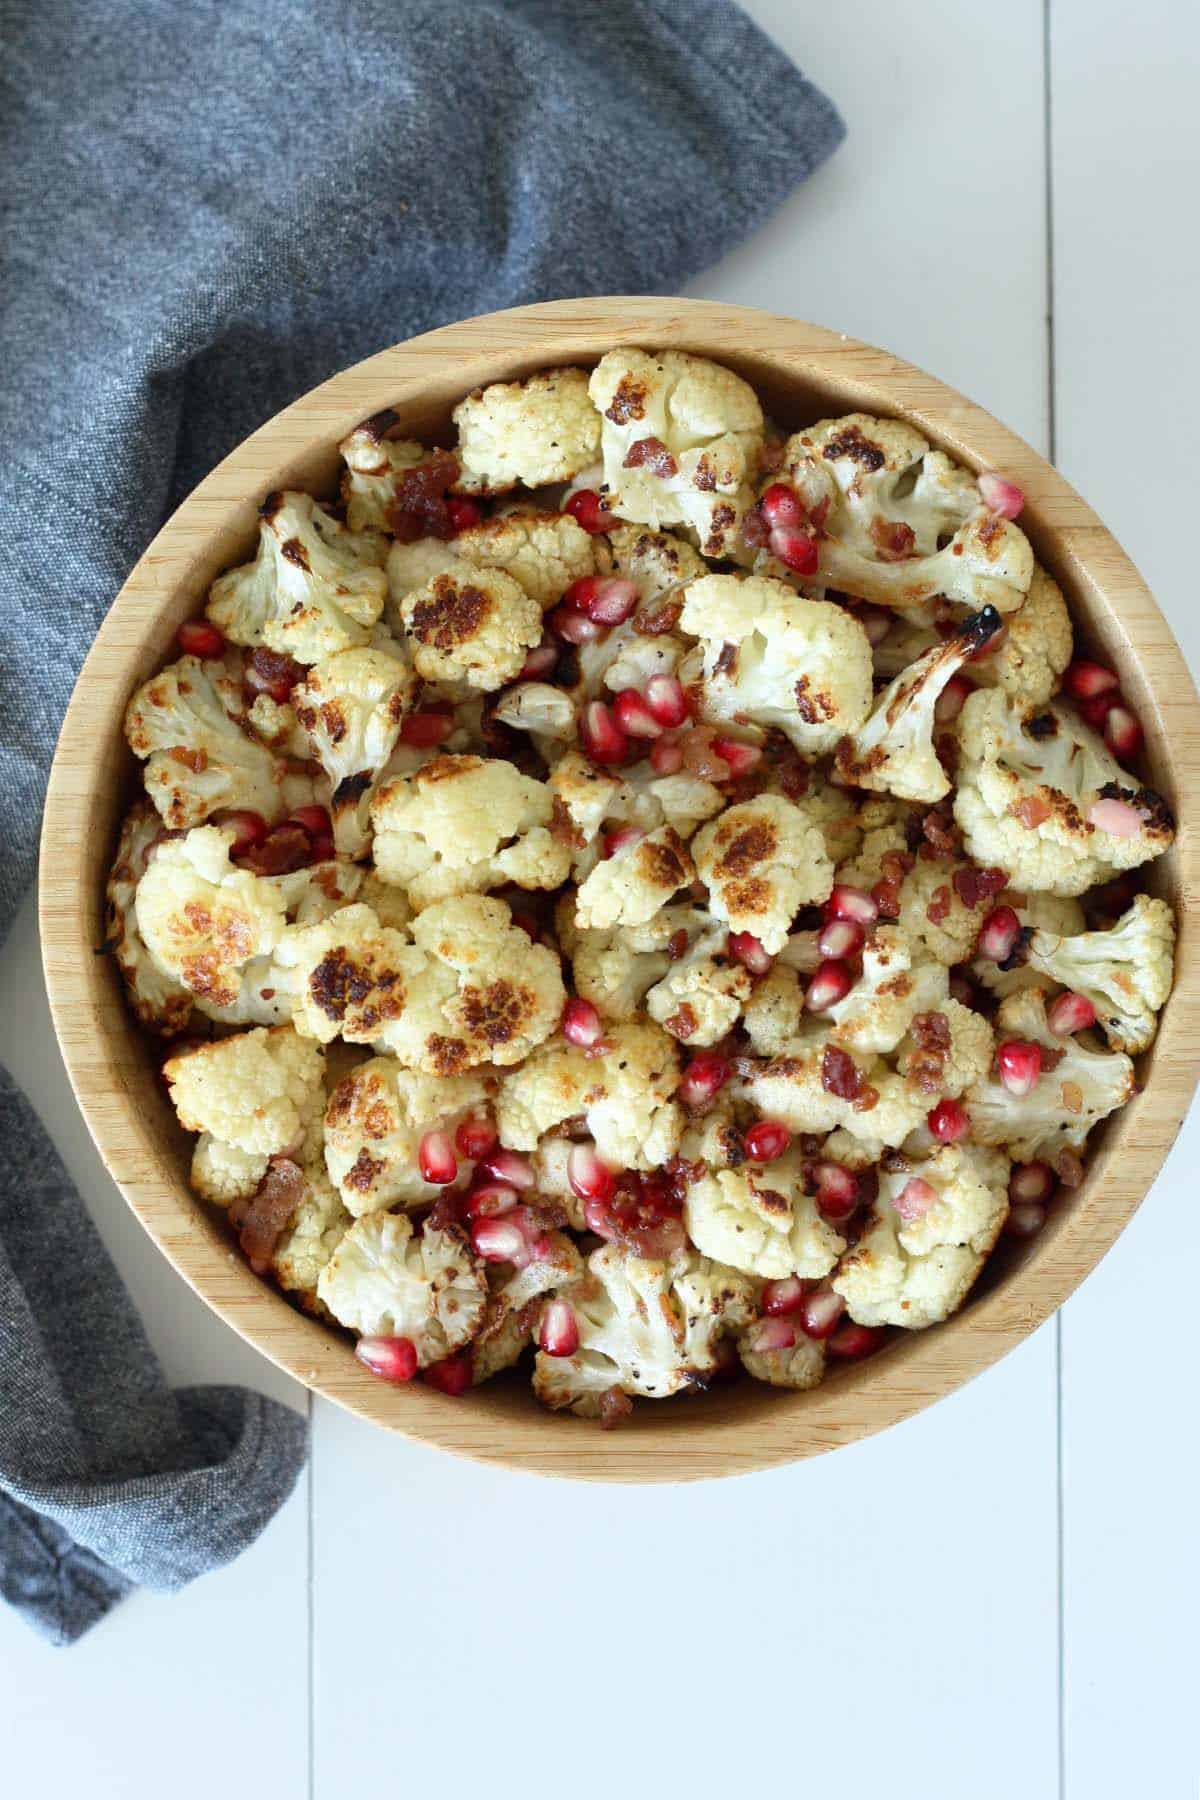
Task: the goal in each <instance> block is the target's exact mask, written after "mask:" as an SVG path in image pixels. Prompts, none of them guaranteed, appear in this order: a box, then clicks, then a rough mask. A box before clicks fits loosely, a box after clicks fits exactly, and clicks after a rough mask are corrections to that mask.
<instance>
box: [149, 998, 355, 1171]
mask: <svg viewBox="0 0 1200 1800" xmlns="http://www.w3.org/2000/svg"><path fill="white" fill-rule="evenodd" d="M324 1069H325V1059H324V1056H323V1054H322V1052H321V1051H320V1050H319V1049H318V1047H317V1046H316V1045H315V1044H312V1043H309V1042H308V1041H307V1040H306V1039H304V1038H301V1037H297V1035H296V1033H295V1032H294V1031H293V1030H292V1028H291V1026H290V1025H278V1026H276V1027H275V1028H274V1029H273V1030H270V1031H268V1030H265V1029H259V1030H257V1031H245V1032H242V1033H240V1034H239V1035H238V1036H237V1037H230V1038H222V1039H221V1040H220V1041H219V1042H218V1043H213V1044H201V1045H200V1046H199V1048H198V1049H194V1050H188V1051H181V1052H180V1053H179V1054H178V1055H177V1056H173V1057H171V1059H170V1060H169V1061H168V1062H167V1063H165V1064H164V1065H163V1074H164V1076H165V1077H166V1081H167V1085H168V1087H169V1089H170V1092H171V1099H172V1101H173V1103H174V1106H175V1111H176V1112H177V1113H178V1115H179V1123H180V1124H181V1125H182V1126H183V1127H184V1130H185V1131H203V1132H207V1133H208V1134H209V1135H210V1136H212V1137H214V1138H217V1139H219V1140H220V1142H221V1143H222V1144H228V1145H232V1146H233V1148H234V1149H235V1150H245V1151H248V1152H250V1153H252V1154H258V1155H263V1156H270V1155H272V1154H273V1153H274V1152H275V1151H277V1150H283V1149H285V1148H286V1147H287V1146H288V1145H289V1144H291V1143H293V1142H294V1141H296V1140H298V1139H299V1137H300V1134H301V1133H302V1132H303V1131H304V1129H305V1128H306V1127H307V1125H308V1123H309V1121H310V1119H311V1118H312V1116H313V1114H314V1112H316V1110H317V1109H318V1107H319V1105H320V1101H321V1094H322V1081H323V1076H324Z"/></svg>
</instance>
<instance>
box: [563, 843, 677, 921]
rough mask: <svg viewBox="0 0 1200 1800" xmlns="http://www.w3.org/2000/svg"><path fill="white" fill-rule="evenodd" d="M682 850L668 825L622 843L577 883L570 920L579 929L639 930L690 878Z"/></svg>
mask: <svg viewBox="0 0 1200 1800" xmlns="http://www.w3.org/2000/svg"><path fill="white" fill-rule="evenodd" d="M695 874H696V870H695V868H694V866H693V863H692V859H691V857H690V856H689V855H688V850H687V845H686V844H685V843H684V842H683V839H682V838H681V837H680V836H679V833H678V832H677V831H675V830H674V829H673V827H672V826H670V825H660V826H659V828H658V830H657V831H652V832H650V833H649V834H648V835H647V836H646V837H643V838H638V839H637V840H636V841H635V842H633V843H628V844H623V845H622V846H621V847H620V848H619V849H618V850H616V851H615V852H614V853H613V855H611V856H609V857H607V858H606V859H605V860H603V861H601V862H598V863H597V864H596V866H595V868H594V869H593V870H592V872H591V874H590V875H589V876H588V877H587V878H586V880H584V881H582V882H581V883H580V884H579V890H578V892H577V894H576V896H575V919H576V923H577V924H578V926H579V927H580V929H581V930H584V931H589V930H590V931H602V930H604V928H605V927H606V926H609V925H644V924H645V923H646V921H647V920H648V919H652V918H653V917H654V915H655V913H656V912H658V911H659V910H660V909H661V908H662V907H664V906H665V905H666V904H667V901H668V900H669V899H670V898H671V896H672V895H673V894H677V893H678V892H679V890H680V888H681V887H686V886H687V885H688V883H689V882H690V881H692V880H693V879H694V878H695Z"/></svg>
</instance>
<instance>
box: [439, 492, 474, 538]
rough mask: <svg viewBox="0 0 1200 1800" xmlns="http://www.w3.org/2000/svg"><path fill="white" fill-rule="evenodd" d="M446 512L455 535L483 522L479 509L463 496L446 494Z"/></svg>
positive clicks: (472, 501)
mask: <svg viewBox="0 0 1200 1800" xmlns="http://www.w3.org/2000/svg"><path fill="white" fill-rule="evenodd" d="M446 511H447V513H448V514H449V516H450V524H451V527H452V528H453V530H454V531H455V532H456V533H457V532H459V531H470V529H471V527H472V526H473V525H478V524H480V523H481V522H482V520H483V513H482V512H481V511H480V509H479V507H478V506H477V505H476V504H475V502H474V500H469V499H468V498H467V497H466V495H465V494H447V495H446Z"/></svg>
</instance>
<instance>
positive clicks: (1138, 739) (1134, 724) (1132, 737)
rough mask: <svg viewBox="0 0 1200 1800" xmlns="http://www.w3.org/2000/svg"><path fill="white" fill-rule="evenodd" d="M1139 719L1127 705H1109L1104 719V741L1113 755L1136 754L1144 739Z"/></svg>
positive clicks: (1125, 755)
mask: <svg viewBox="0 0 1200 1800" xmlns="http://www.w3.org/2000/svg"><path fill="white" fill-rule="evenodd" d="M1145 735H1146V734H1145V732H1144V731H1143V730H1142V726H1141V721H1140V720H1139V719H1138V718H1137V717H1136V715H1135V714H1133V713H1131V712H1130V710H1129V708H1128V707H1127V706H1111V707H1110V708H1109V710H1108V717H1107V718H1106V719H1105V721H1104V741H1105V743H1106V744H1107V745H1108V747H1109V749H1110V750H1111V751H1112V753H1113V755H1114V756H1120V757H1131V756H1136V755H1137V753H1138V751H1139V750H1140V749H1141V747H1142V744H1143V743H1144V741H1145Z"/></svg>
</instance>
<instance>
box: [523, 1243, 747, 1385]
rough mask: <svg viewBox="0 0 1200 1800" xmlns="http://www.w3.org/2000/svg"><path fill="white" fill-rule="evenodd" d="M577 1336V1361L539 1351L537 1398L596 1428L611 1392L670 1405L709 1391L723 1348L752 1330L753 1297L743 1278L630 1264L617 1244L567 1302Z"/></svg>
mask: <svg viewBox="0 0 1200 1800" xmlns="http://www.w3.org/2000/svg"><path fill="white" fill-rule="evenodd" d="M563 1297H564V1298H565V1299H566V1300H567V1301H568V1302H569V1303H570V1305H571V1307H572V1310H573V1311H574V1313H575V1319H576V1323H577V1325H578V1327H579V1348H578V1350H577V1351H576V1352H575V1354H574V1356H547V1355H546V1354H545V1353H544V1352H542V1351H539V1353H538V1356H537V1358H536V1361H535V1364H534V1376H533V1391H534V1393H535V1394H536V1395H537V1397H538V1399H539V1400H540V1401H541V1402H542V1404H543V1405H544V1406H548V1407H550V1408H551V1409H552V1410H554V1411H559V1410H561V1409H563V1408H566V1407H569V1408H570V1410H571V1411H572V1412H574V1413H577V1414H578V1415H579V1416H580V1417H581V1418H595V1417H597V1416H598V1413H599V1402H600V1396H601V1395H602V1394H603V1393H605V1392H606V1391H607V1390H608V1389H610V1388H614V1387H616V1388H619V1389H620V1390H621V1391H622V1392H623V1393H626V1394H635V1395H641V1396H644V1397H645V1398H647V1399H651V1400H663V1399H665V1398H666V1397H667V1395H668V1394H677V1393H679V1392H680V1391H681V1390H683V1389H686V1388H689V1387H697V1386H700V1387H702V1386H704V1384H705V1381H706V1379H707V1378H709V1377H711V1376H712V1375H713V1373H714V1372H715V1370H716V1367H717V1348H716V1347H717V1344H718V1342H719V1340H720V1339H721V1337H723V1336H724V1335H725V1334H726V1333H728V1332H731V1331H734V1330H736V1329H737V1327H738V1326H739V1325H743V1324H745V1323H746V1322H747V1321H748V1319H749V1317H750V1315H751V1313H752V1310H753V1304H754V1302H753V1288H752V1286H751V1283H750V1282H749V1281H748V1280H747V1279H746V1277H745V1276H744V1275H740V1274H738V1273H737V1272H736V1271H735V1270H733V1269H726V1268H722V1267H721V1266H720V1265H719V1264H716V1263H712V1262H710V1261H709V1260H708V1258H706V1257H703V1256H697V1255H695V1254H693V1253H692V1252H691V1251H681V1252H679V1253H678V1254H677V1255H676V1256H674V1257H672V1258H671V1259H670V1260H669V1261H667V1262H651V1261H649V1260H647V1259H645V1258H643V1257H637V1256H629V1255H626V1254H625V1253H623V1252H622V1251H620V1250H618V1249H617V1248H616V1247H615V1246H614V1245H612V1244H606V1245H605V1246H604V1247H603V1249H600V1250H596V1251H593V1253H592V1255H591V1256H589V1258H588V1261H587V1275H586V1277H585V1278H584V1280H583V1281H581V1282H578V1283H576V1284H575V1285H574V1286H572V1287H570V1288H568V1289H566V1290H565V1292H564V1296H563Z"/></svg>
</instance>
